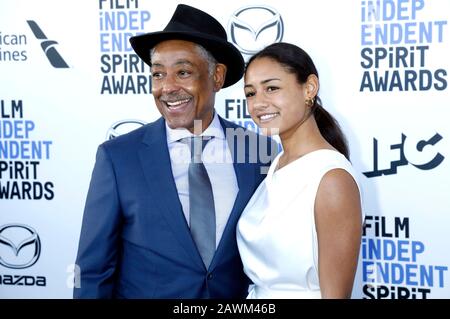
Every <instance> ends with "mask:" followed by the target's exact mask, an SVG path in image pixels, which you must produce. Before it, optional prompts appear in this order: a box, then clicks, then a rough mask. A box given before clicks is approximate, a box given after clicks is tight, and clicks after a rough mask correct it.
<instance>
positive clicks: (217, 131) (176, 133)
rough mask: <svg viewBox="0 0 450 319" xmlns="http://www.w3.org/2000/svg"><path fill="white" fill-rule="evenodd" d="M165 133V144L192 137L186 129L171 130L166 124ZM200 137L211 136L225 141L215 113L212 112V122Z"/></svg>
mask: <svg viewBox="0 0 450 319" xmlns="http://www.w3.org/2000/svg"><path fill="white" fill-rule="evenodd" d="M166 132H167V144H170V143H173V142H177V141H179V140H180V139H182V138H185V137H191V136H194V134H192V133H191V132H189V130H188V129H186V128H177V129H172V128H170V127H169V126H168V125H167V122H166ZM200 136H212V137H214V138H216V139H222V140H224V139H225V134H224V132H223V128H222V125H221V124H220V120H219V116H218V115H217V112H214V116H213V120H212V121H211V124H209V126H208V127H207V128H206V130H204V131H203V133H202V134H200Z"/></svg>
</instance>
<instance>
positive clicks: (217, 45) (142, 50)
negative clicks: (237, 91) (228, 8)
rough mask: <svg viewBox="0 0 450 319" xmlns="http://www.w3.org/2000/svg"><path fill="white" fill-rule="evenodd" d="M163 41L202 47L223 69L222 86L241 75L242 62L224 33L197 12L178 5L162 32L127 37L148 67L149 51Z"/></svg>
mask: <svg viewBox="0 0 450 319" xmlns="http://www.w3.org/2000/svg"><path fill="white" fill-rule="evenodd" d="M165 40H186V41H190V42H194V43H197V44H200V45H201V46H203V47H204V48H205V49H206V50H208V51H209V52H210V53H211V54H212V55H213V56H214V58H215V59H216V60H217V62H219V63H223V64H225V65H226V66H227V74H226V78H225V83H224V85H223V87H227V86H230V85H233V84H234V83H236V82H237V81H239V80H240V79H241V77H242V75H243V74H244V59H243V57H242V55H241V53H240V52H239V50H238V49H237V48H236V47H235V46H234V45H233V44H231V43H230V42H228V41H227V33H226V32H225V29H224V28H223V27H222V25H221V24H220V23H219V21H217V20H216V19H215V18H213V17H212V16H210V15H209V14H207V13H206V12H203V11H201V10H199V9H196V8H193V7H191V6H188V5H185V4H179V5H178V6H177V8H176V10H175V12H174V14H173V16H172V19H171V20H170V21H169V23H168V24H167V26H166V27H165V28H164V30H163V31H158V32H151V33H146V34H142V35H137V36H134V37H131V38H130V43H131V46H132V47H133V49H134V51H135V52H136V53H137V55H138V56H139V57H140V58H141V59H142V60H144V62H145V63H147V64H148V65H151V60H150V50H151V49H152V48H153V47H154V46H155V45H157V44H158V43H159V42H162V41H165Z"/></svg>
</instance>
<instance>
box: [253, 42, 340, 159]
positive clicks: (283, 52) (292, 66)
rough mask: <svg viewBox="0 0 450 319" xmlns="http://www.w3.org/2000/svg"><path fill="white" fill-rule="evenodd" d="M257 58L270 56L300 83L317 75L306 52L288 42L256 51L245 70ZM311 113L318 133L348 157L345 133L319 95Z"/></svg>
mask: <svg viewBox="0 0 450 319" xmlns="http://www.w3.org/2000/svg"><path fill="white" fill-rule="evenodd" d="M258 58H270V59H273V60H274V61H277V62H278V63H280V64H281V65H282V66H284V67H285V69H286V70H287V71H288V72H289V73H292V74H295V75H296V77H297V81H298V83H300V84H304V83H306V80H307V79H308V76H309V75H311V74H314V75H316V76H317V78H318V77H319V74H318V72H317V69H316V67H315V65H314V62H313V61H312V59H311V57H310V56H309V55H308V53H306V52H305V51H304V50H302V49H301V48H299V47H298V46H295V45H293V44H290V43H285V42H278V43H274V44H271V45H269V46H268V47H266V48H264V49H263V50H261V51H260V52H258V53H256V54H255V55H254V56H252V57H251V58H250V60H249V61H248V62H247V66H246V71H247V69H248V66H249V65H250V63H252V62H253V61H254V60H255V59H258ZM311 114H313V115H314V118H315V120H316V122H317V126H318V127H319V130H320V133H321V134H322V136H323V137H324V138H325V139H326V140H327V142H328V143H330V144H331V145H332V146H333V147H334V148H336V149H337V150H338V151H339V152H340V153H342V154H343V155H344V156H345V157H346V158H347V159H349V150H348V146H347V140H346V138H345V135H344V133H343V132H342V130H341V128H340V126H339V123H338V122H337V121H336V119H335V118H334V117H333V116H332V115H331V114H330V113H328V112H327V111H326V110H325V109H324V108H323V106H322V102H321V100H320V98H319V96H316V98H315V99H314V104H313V105H312V106H311Z"/></svg>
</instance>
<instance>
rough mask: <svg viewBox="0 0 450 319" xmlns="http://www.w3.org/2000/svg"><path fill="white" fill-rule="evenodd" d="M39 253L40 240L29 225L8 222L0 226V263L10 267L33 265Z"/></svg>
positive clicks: (21, 267)
mask: <svg viewBox="0 0 450 319" xmlns="http://www.w3.org/2000/svg"><path fill="white" fill-rule="evenodd" d="M40 255H41V240H40V239H39V235H38V233H37V232H36V231H35V230H34V229H33V228H31V227H30V226H27V225H23V224H8V225H3V226H1V227H0V265H2V266H5V267H7V268H12V269H23V268H28V267H31V266H33V265H34V264H35V263H36V262H37V260H38V259H39V256H40Z"/></svg>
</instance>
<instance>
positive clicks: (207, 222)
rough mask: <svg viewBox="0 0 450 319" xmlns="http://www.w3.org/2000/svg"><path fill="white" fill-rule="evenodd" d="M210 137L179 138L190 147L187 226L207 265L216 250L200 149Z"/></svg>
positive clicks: (208, 183) (213, 217) (212, 210)
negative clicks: (188, 225)
mask: <svg viewBox="0 0 450 319" xmlns="http://www.w3.org/2000/svg"><path fill="white" fill-rule="evenodd" d="M209 140H210V139H209V138H208V139H205V137H201V136H196V137H187V138H183V139H181V140H180V141H181V142H182V143H185V144H187V145H190V148H191V163H190V164H189V170H188V175H189V221H190V229H191V235H192V238H193V239H194V242H195V244H196V245H197V248H198V251H199V253H200V256H201V257H202V259H203V263H204V264H205V266H206V268H207V269H208V267H209V264H210V263H211V260H212V258H213V256H214V252H215V250H216V214H215V208H214V197H213V192H212V187H211V181H210V180H209V177H208V173H207V171H206V168H205V166H204V165H203V162H202V152H203V149H204V147H205V146H206V144H207V143H208V142H209Z"/></svg>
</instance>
